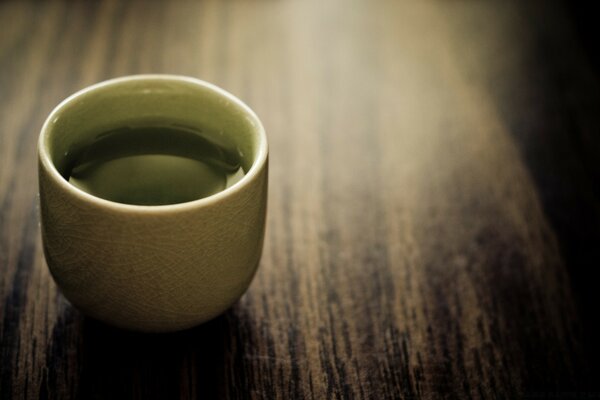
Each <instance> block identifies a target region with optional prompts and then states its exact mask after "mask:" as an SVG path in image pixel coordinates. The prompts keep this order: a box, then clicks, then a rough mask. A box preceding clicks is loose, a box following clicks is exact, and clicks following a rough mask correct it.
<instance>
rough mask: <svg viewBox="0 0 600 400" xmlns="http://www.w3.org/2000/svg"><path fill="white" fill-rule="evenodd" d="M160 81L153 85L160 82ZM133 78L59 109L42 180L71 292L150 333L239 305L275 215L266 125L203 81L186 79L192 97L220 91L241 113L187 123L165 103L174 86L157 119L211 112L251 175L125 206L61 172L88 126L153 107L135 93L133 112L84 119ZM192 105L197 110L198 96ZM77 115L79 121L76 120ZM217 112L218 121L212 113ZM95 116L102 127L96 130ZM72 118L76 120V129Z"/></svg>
mask: <svg viewBox="0 0 600 400" xmlns="http://www.w3.org/2000/svg"><path fill="white" fill-rule="evenodd" d="M136 79H137V81H136V82H134V83H135V85H136V87H138V88H140V87H143V86H144V83H145V80H143V79H142V80H140V78H136ZM147 79H148V80H151V81H152V80H153V79H155V78H151V77H148V78H147ZM169 79H174V80H175V82H174V86H173V83H172V82H167V83H168V86H169V87H170V88H171V89H173V87H174V88H175V92H177V90H179V86H178V85H179V82H177V79H178V78H176V77H173V78H169ZM159 80H160V82H159V85H158V86H161V85H162V84H163V83H164V82H166V81H167V79H166V78H164V77H163V78H160V79H159ZM150 83H151V84H150V85H149V86H152V87H153V85H154V84H155V82H154V81H152V82H150ZM127 84H129V82H127V81H121V82H119V83H115V84H111V85H109V86H106V87H100V88H98V89H93V90H92V91H89V92H87V93H84V94H83V95H82V96H76V97H74V98H71V99H70V100H68V101H67V103H64V104H62V105H61V106H59V107H58V109H57V110H56V111H55V112H54V113H53V114H52V115H51V116H50V117H49V120H48V121H49V122H48V123H47V124H46V125H45V127H44V129H43V130H42V136H41V139H40V149H39V155H40V156H39V157H40V160H39V183H40V204H41V207H40V210H41V217H42V238H43V243H44V252H45V255H46V260H47V263H48V265H49V267H50V271H51V272H52V275H53V277H54V279H55V281H56V282H57V284H58V286H59V287H60V288H61V290H62V291H63V293H64V294H65V296H66V297H67V298H68V299H69V300H70V301H71V302H72V303H73V304H74V305H76V306H77V307H78V308H80V309H81V310H82V311H84V312H85V313H86V314H88V315H90V316H92V317H94V318H97V319H99V320H102V321H105V322H108V323H111V324H113V325H116V326H119V327H123V328H128V329H134V330H142V331H173V330H179V329H184V328H189V327H192V326H194V325H197V324H199V323H201V322H204V321H207V320H209V319H211V318H213V317H215V316H217V315H218V314H220V313H221V312H223V311H224V310H226V309H227V308H229V307H230V306H231V305H232V304H233V303H234V302H235V301H236V300H237V299H238V298H239V297H240V296H241V295H242V294H243V293H244V292H245V290H246V289H247V288H248V285H249V284H250V281H251V280H252V277H253V275H254V272H255V271H256V267H257V265H258V262H259V259H260V255H261V250H262V245H263V238H264V227H265V214H266V195H267V160H266V143H263V142H262V141H264V132H263V131H262V127H261V125H260V122H259V121H258V119H256V117H255V116H254V114H253V113H251V112H250V111H248V112H245V111H247V110H246V109H244V108H243V106H240V105H239V104H237V103H236V102H235V101H232V99H231V98H225V97H223V96H222V95H221V94H220V93H218V92H215V91H213V90H212V89H211V88H210V87H209V88H208V89H207V87H204V86H199V87H198V90H196V88H195V87H194V86H198V85H201V83H192V84H190V82H188V81H186V82H183V83H182V85H183V86H184V89H185V90H192V92H193V93H192V94H189V93H188V95H187V97H188V101H189V100H190V99H189V97H190V96H191V97H192V98H193V97H194V96H199V100H198V102H197V104H200V105H202V104H205V100H206V96H205V94H206V93H208V95H209V96H212V98H211V99H210V102H212V103H211V107H213V108H214V109H218V110H221V108H219V105H223V104H225V103H227V104H228V105H227V106H226V107H227V109H229V110H231V112H230V113H228V112H225V111H222V110H221V111H222V112H221V114H220V115H219V114H218V113H217V114H215V113H213V114H206V115H202V112H199V113H196V114H194V116H192V117H190V119H189V120H187V121H186V119H185V114H184V113H182V112H181V109H177V108H176V107H173V110H169V107H170V106H169V105H168V106H166V107H165V108H164V109H166V110H167V111H164V109H162V110H161V109H160V107H158V106H157V103H158V102H159V101H160V97H161V96H162V93H164V91H163V90H162V89H161V90H159V91H158V93H159V94H158V95H157V96H158V100H156V101H155V102H152V101H151V102H150V103H152V104H151V105H150V109H151V112H150V114H152V116H153V117H156V116H157V115H158V114H161V113H162V114H161V115H160V117H161V118H164V117H168V116H169V115H171V114H172V115H174V118H175V119H177V120H179V121H183V122H187V123H190V124H192V125H193V124H197V123H200V122H203V121H201V119H202V118H208V119H209V122H210V123H211V124H213V126H214V127H215V128H218V129H217V131H225V136H227V137H228V140H230V141H232V142H233V143H237V142H236V141H240V142H241V143H242V144H241V146H242V147H243V148H244V152H245V154H246V157H247V166H248V167H249V171H248V173H247V175H246V176H245V177H244V178H243V179H242V181H240V182H239V183H238V184H236V185H235V186H233V187H232V188H229V189H227V190H226V191H224V192H221V193H219V194H217V195H215V196H212V197H208V198H206V199H202V200H198V201H194V202H189V203H183V204H178V205H173V206H159V207H142V206H131V205H121V204H117V203H112V202H109V201H105V200H101V199H98V198H94V197H93V196H90V195H87V194H85V193H83V192H81V191H79V190H76V189H74V188H73V187H72V186H71V185H69V184H68V183H67V182H66V181H65V180H64V179H63V178H62V177H61V176H60V175H59V174H58V173H57V172H58V170H56V169H54V167H53V165H60V160H61V158H60V155H61V154H63V153H62V151H63V150H62V148H61V149H60V150H59V151H57V150H56V149H57V148H60V147H61V146H62V147H64V146H66V144H65V143H67V142H70V141H73V140H76V138H77V127H78V126H81V124H83V129H82V132H93V131H94V128H95V126H96V125H101V126H106V125H111V124H113V123H114V122H113V121H115V120H116V121H121V122H122V121H124V120H126V119H130V118H132V117H134V118H135V117H136V116H139V115H142V114H144V115H148V107H147V106H148V104H149V103H147V101H144V102H142V103H144V104H142V105H140V102H136V101H135V100H136V98H135V96H133V97H132V96H131V95H130V94H127V96H129V97H130V98H127V99H126V100H123V101H125V102H126V104H129V107H130V108H129V113H126V112H121V114H118V113H117V114H115V113H114V110H112V111H110V112H106V109H102V108H99V109H98V110H97V112H96V113H94V118H93V123H91V122H89V121H88V120H86V119H85V118H82V119H81V120H79V121H77V119H78V118H81V117H80V115H81V114H90V113H93V109H92V108H93V107H92V108H90V107H88V106H87V104H89V103H90V102H92V103H93V102H94V99H95V98H96V97H95V95H96V94H97V93H96V92H100V94H101V95H104V96H106V95H110V96H109V97H111V96H112V95H113V94H114V93H115V92H117V90H119V88H120V86H122V85H127ZM207 90H208V91H207ZM202 96H204V97H202ZM176 97H177V96H176ZM81 98H83V99H84V100H85V101H84V100H82V99H81ZM84 103H85V105H84V107H87V108H85V109H83V113H82V112H81V110H82V108H81V107H80V106H79V105H80V104H84ZM140 107H142V108H140ZM187 107H188V108H189V109H190V110H193V109H194V105H193V104H191V105H190V104H188V105H187ZM124 108H127V107H124ZM152 108H155V110H154V111H152ZM115 109H116V108H115ZM186 112H189V110H188V111H186ZM73 115H74V117H73V120H75V122H73V121H72V120H71V116H73ZM198 115H200V117H199V116H198ZM212 115H215V119H213V120H210V118H211V116H212ZM194 118H195V119H194ZM236 118H237V121H236ZM54 121H59V123H54ZM248 121H250V122H251V123H250V124H248ZM78 124H79V125H78ZM88 124H92V125H93V124H95V125H94V126H92V127H91V128H90V127H89V126H88ZM69 126H74V128H71V130H69V129H67V128H68V127H69ZM242 126H243V127H245V128H246V131H244V132H243V133H242V134H243V135H246V137H243V138H241V139H238V136H236V135H237V133H236V132H237V131H236V130H235V129H233V130H232V129H230V128H228V127H237V128H240V127H242ZM65 127H67V128H65ZM250 127H254V128H253V130H252V129H250ZM240 129H242V128H240ZM64 136H68V137H69V139H66V140H65V139H64ZM47 150H48V151H47ZM46 151H47V152H46ZM261 152H264V153H265V154H263V153H261ZM47 154H51V156H50V157H46V156H47ZM261 157H262V158H261ZM51 164H52V165H51ZM59 169H60V167H59Z"/></svg>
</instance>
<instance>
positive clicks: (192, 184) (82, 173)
mask: <svg viewBox="0 0 600 400" xmlns="http://www.w3.org/2000/svg"><path fill="white" fill-rule="evenodd" d="M66 157H67V164H66V168H65V171H64V174H63V175H64V177H65V178H66V179H67V180H68V181H69V182H70V183H71V184H73V185H74V186H76V187H78V188H79V189H82V190H84V191H86V192H88V193H90V194H92V195H94V196H97V197H101V198H103V199H107V200H111V201H115V202H118V203H127V204H138V205H164V204H176V203H183V202H187V201H192V200H196V199H201V198H203V197H207V196H210V195H212V194H215V193H218V192H220V191H222V190H224V189H226V188H227V187H229V186H231V185H233V184H234V183H236V182H237V181H239V180H240V179H241V178H242V177H243V176H244V170H243V168H242V165H241V164H242V163H241V161H242V160H241V157H240V154H239V153H238V151H237V150H236V149H231V148H227V147H226V146H223V145H219V144H217V143H216V142H215V141H211V140H209V139H207V138H206V137H205V136H203V134H202V132H199V131H195V130H192V129H188V128H184V127H178V126H157V127H123V128H119V129H115V130H112V131H109V132H104V133H102V134H100V135H98V136H96V137H95V138H94V139H93V140H92V141H90V142H89V143H83V144H80V145H78V146H75V147H73V148H71V149H70V150H69V152H68V153H67V154H66Z"/></svg>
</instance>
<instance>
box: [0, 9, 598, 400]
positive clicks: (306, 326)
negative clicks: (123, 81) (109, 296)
mask: <svg viewBox="0 0 600 400" xmlns="http://www.w3.org/2000/svg"><path fill="white" fill-rule="evenodd" d="M572 11H573V10H570V9H568V8H566V6H564V5H561V4H560V3H554V2H540V3H510V2H497V3H491V2H485V3H483V2H439V3H430V2H414V3H408V2H396V1H377V2H375V1H327V2H311V1H308V2H300V1H285V2H284V1H227V2H216V1H215V2H212V1H207V2H192V1H189V2H179V1H172V2H166V1H165V2H152V1H150V2H148V1H132V2H126V1H108V2H72V3H61V2H31V3H30V2H2V3H0V340H1V345H0V366H1V377H0V397H1V398H2V399H11V398H44V399H46V398H51V399H68V398H73V397H79V398H83V399H114V398H139V399H151V398H160V399H174V398H198V397H203V398H268V399H290V398H300V399H302V398H315V399H339V398H370V399H384V398H393V399H401V398H404V399H413V398H425V399H438V398H447V399H453V398H456V399H466V398H499V399H504V398H511V399H514V398H519V397H527V398H547V397H549V398H573V399H575V398H583V396H587V397H585V398H600V382H598V380H597V379H598V377H599V374H598V372H599V367H598V365H597V364H598V360H599V359H600V351H599V348H600V344H599V341H598V337H599V336H600V331H599V330H598V328H597V327H596V325H595V323H594V322H595V319H596V318H597V317H598V312H597V308H596V304H599V303H600V302H598V300H599V295H598V290H597V286H598V285H597V282H598V281H599V280H598V278H599V275H600V274H599V272H598V268H599V267H600V223H599V222H600V203H599V188H600V185H599V182H600V181H599V177H600V173H599V171H600V170H599V167H598V166H599V163H598V156H599V155H600V145H599V142H600V141H599V137H598V134H599V130H598V128H599V127H600V113H599V112H598V111H599V107H598V106H599V104H600V101H599V96H600V91H599V86H600V85H599V80H598V74H597V72H598V71H597V69H596V67H597V64H595V60H597V58H596V59H594V58H593V57H591V58H590V57H589V54H588V53H587V51H586V49H587V48H586V47H585V44H586V43H587V44H588V45H589V44H590V43H591V42H590V41H589V40H588V41H587V42H586V41H581V40H580V38H579V36H578V35H579V34H580V33H581V31H580V28H578V27H577V26H575V25H574V24H573V23H572V21H573V19H572V18H571V17H570V16H571V15H572ZM582 15H585V12H584V13H583V14H582V13H581V12H580V13H579V17H581V16H582ZM588 39H589V38H588ZM150 72H164V73H175V74H184V75H190V76H195V77H199V78H202V79H205V80H208V81H211V82H214V83H216V84H217V85H219V86H222V87H223V88H225V89H227V90H229V91H230V92H232V93H234V94H236V95H238V96H239V97H240V98H242V99H243V100H244V101H246V102H247V103H248V104H249V105H250V106H251V107H252V108H254V109H255V111H256V112H257V113H258V115H259V116H260V117H261V118H262V120H263V122H264V125H265V127H266V129H267V132H268V135H269V140H270V151H271V176H270V192H269V212H268V228H267V236H266V242H265V247H264V254H263V258H262V262H261V266H260V269H259V272H258V274H257V275H256V278H255V280H254V282H253V284H252V286H251V287H250V289H249V290H248V292H247V293H246V295H245V296H244V297H243V298H242V299H241V300H240V301H239V302H238V303H237V304H236V305H235V306H234V307H233V308H232V309H231V310H229V311H228V312H227V313H225V314H224V315H223V316H221V317H219V318H217V319H215V320H213V321H212V322H209V323H207V324H204V325H202V326H199V327H197V328H195V329H192V330H189V331H185V332H180V333H176V334H168V335H144V334H137V333H131V332H124V331H119V330H116V329H113V328H111V327H108V326H105V325H103V324H100V323H99V322H95V321H92V320H90V319H88V318H85V317H84V316H82V315H81V314H80V313H79V312H78V311H77V310H75V309H74V308H73V307H72V306H71V305H69V304H68V302H67V301H66V300H65V299H64V298H63V297H62V295H61V294H60V292H58V291H57V288H56V286H55V284H54V282H53V281H52V279H51V277H50V275H49V272H48V270H47V267H46V265H45V262H44V258H43V254H42V245H41V241H40V234H39V228H38V211H37V196H36V193H37V177H36V174H37V172H36V156H35V152H36V140H37V136H38V132H39V129H40V127H41V124H42V122H43V120H44V118H45V117H46V115H47V114H48V113H49V112H50V110H51V109H52V108H53V106H54V105H56V104H57V103H58V102H59V101H60V100H62V99H63V98H64V97H66V96H67V95H69V94H71V93H73V92H74V91H76V90H78V89H80V88H82V87H85V86H87V85H90V84H92V83H94V82H97V81H100V80H104V79H107V78H110V77H115V76H121V75H128V74H136V73H150Z"/></svg>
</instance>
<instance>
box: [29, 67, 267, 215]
mask: <svg viewBox="0 0 600 400" xmlns="http://www.w3.org/2000/svg"><path fill="white" fill-rule="evenodd" d="M135 80H165V81H177V82H186V83H192V84H195V85H199V86H202V87H204V88H206V89H209V90H211V91H213V92H216V93H217V94H218V95H220V96H223V97H225V98H227V100H229V101H230V102H232V103H235V104H236V105H237V106H239V107H240V108H241V109H242V110H243V111H244V112H245V113H246V115H248V116H250V118H251V123H252V124H253V125H254V127H255V128H256V132H257V134H258V138H259V144H258V145H259V146H258V149H257V152H256V155H255V157H254V160H253V162H252V165H251V166H250V169H249V170H248V172H247V173H246V174H245V175H244V176H243V177H242V179H240V180H239V181H238V182H236V183H235V184H233V185H232V186H230V187H228V188H226V189H224V190H221V191H220V192H218V193H215V194H212V195H210V196H207V197H203V198H200V199H196V200H191V201H187V202H183V203H174V204H162V205H140V204H127V203H118V202H116V201H112V200H107V199H103V198H101V197H97V196H94V195H93V194H90V193H88V192H86V191H84V190H82V189H79V188H78V187H76V186H74V185H72V184H70V183H69V182H68V181H67V180H66V179H65V178H64V177H63V176H62V175H61V174H60V173H59V172H58V169H57V168H56V166H55V165H54V162H53V161H52V159H51V158H50V154H49V151H48V148H47V147H46V138H47V136H48V131H49V125H50V124H51V123H52V121H53V120H54V119H55V117H56V115H57V114H58V113H60V112H61V111H62V109H63V108H65V107H66V106H67V105H68V104H70V103H72V102H73V101H75V100H77V99H78V98H79V97H81V96H83V95H85V94H87V93H89V92H92V91H95V90H97V89H100V88H103V87H106V86H110V85H115V84H119V83H123V82H129V81H135ZM38 157H39V160H40V162H41V164H42V165H43V167H44V168H45V170H46V171H47V172H48V173H49V175H50V176H51V177H52V178H53V179H54V181H55V182H56V183H57V184H58V185H59V186H60V187H62V188H63V189H64V190H66V191H68V192H70V193H71V194H73V195H74V196H76V197H78V198H80V199H81V200H84V201H88V202H90V203H93V204H95V205H97V206H100V207H104V208H106V207H108V208H111V209H113V210H115V211H126V212H141V213H164V212H168V211H183V210H186V209H196V208H198V207H205V206H209V205H211V204H215V203H217V202H219V201H221V200H222V199H224V198H226V197H229V196H230V195H232V194H234V193H236V192H238V191H240V190H241V189H242V188H244V187H246V186H247V185H248V184H250V182H251V181H252V180H254V178H255V177H256V175H257V174H258V173H259V172H260V171H261V170H262V169H263V167H264V166H265V164H266V162H267V157H268V144H267V134H266V132H265V128H264V127H263V125H262V122H261V121H260V119H259V118H258V116H257V115H256V113H255V112H254V111H253V110H252V109H251V108H250V107H249V106H248V105H247V104H246V103H244V102H243V101H242V100H240V99H239V98H237V97H236V96H234V95H233V94H231V93H229V92H228V91H226V90H224V89H222V88H220V87H218V86H216V85H214V84H212V83H210V82H206V81H204V80H201V79H198V78H193V77H189V76H184V75H175V74H140V75H127V76H121V77H118V78H112V79H108V80H105V81H102V82H98V83H96V84H93V85H91V86H87V87H85V88H83V89H81V90H79V91H77V92H75V93H73V94H72V95H70V96H69V97H67V98H65V99H64V100H63V101H61V102H60V103H59V104H58V105H57V106H56V107H54V109H53V110H52V112H50V114H49V115H48V117H47V118H46V120H45V121H44V124H43V125H42V129H41V132H40V137H39V139H38Z"/></svg>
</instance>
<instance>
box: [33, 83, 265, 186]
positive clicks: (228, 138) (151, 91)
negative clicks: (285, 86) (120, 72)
mask: <svg viewBox="0 0 600 400" xmlns="http://www.w3.org/2000/svg"><path fill="white" fill-rule="evenodd" d="M166 124H168V125H171V126H181V127H185V128H189V129H192V130H195V131H199V132H201V134H202V136H203V137H205V138H206V139H208V140H210V141H211V142H213V143H215V144H217V145H219V146H221V147H223V148H226V149H229V150H230V151H235V152H236V153H237V154H239V157H240V163H241V166H242V168H243V169H244V171H245V172H246V173H248V171H249V170H250V169H251V168H252V166H253V164H255V163H256V162H257V160H258V159H259V158H260V157H259V154H260V152H261V147H264V145H265V144H264V143H263V141H264V131H263V130H262V126H261V124H260V121H259V120H258V118H257V117H256V115H255V114H254V113H253V112H252V111H251V110H250V109H249V108H248V107H247V106H246V105H245V104H243V103H242V102H241V101H240V100H238V99H237V98H235V97H234V96H232V95H231V94H229V93H227V92H225V91H224V90H222V89H219V88H218V87H216V86H214V85H211V84H209V83H206V82H203V81H200V80H196V79H192V78H186V77H179V76H170V75H146V76H145V75H140V76H134V77H126V78H118V79H114V80H111V81H106V82H103V83H100V84H97V85H94V86H91V87H89V88H87V89H84V90H82V91H80V92H78V93H76V94H74V95H73V96H71V97H69V98H68V99H66V100H65V101H63V102H62V103H61V104H60V105H59V106H58V107H57V108H56V109H55V110H54V111H53V112H52V114H51V115H50V116H49V117H48V120H47V121H46V124H45V125H44V128H43V129H42V137H41V140H40V152H42V153H43V152H45V153H46V155H47V156H48V159H49V160H50V162H51V164H52V165H53V166H54V168H55V169H56V170H57V172H58V173H59V174H60V175H62V176H63V177H65V173H66V169H67V166H68V163H69V155H70V154H71V153H72V149H74V148H77V147H78V146H82V145H85V143H89V142H90V141H93V140H94V139H95V138H96V137H97V136H98V135H99V134H101V133H103V132H107V131H111V130H114V129H119V128H122V127H124V126H128V127H145V126H159V125H166Z"/></svg>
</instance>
